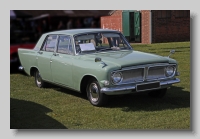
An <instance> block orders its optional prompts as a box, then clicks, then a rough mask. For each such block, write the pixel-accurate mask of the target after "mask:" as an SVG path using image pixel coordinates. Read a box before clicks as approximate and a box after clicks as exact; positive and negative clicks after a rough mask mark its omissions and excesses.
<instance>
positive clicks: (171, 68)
mask: <svg viewBox="0 0 200 139" xmlns="http://www.w3.org/2000/svg"><path fill="white" fill-rule="evenodd" d="M174 72H175V67H174V66H168V67H166V68H165V75H166V76H167V77H169V76H172V75H173V74H174Z"/></svg>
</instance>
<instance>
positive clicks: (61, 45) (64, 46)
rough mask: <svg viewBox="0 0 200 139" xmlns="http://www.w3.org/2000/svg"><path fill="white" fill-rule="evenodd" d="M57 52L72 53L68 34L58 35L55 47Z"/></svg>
mask: <svg viewBox="0 0 200 139" xmlns="http://www.w3.org/2000/svg"><path fill="white" fill-rule="evenodd" d="M57 52H58V53H63V54H69V55H72V54H73V52H74V51H73V47H72V42H71V38H70V36H60V37H59V39H58V48H57Z"/></svg>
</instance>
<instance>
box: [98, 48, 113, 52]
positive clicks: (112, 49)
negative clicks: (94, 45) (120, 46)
mask: <svg viewBox="0 0 200 139" xmlns="http://www.w3.org/2000/svg"><path fill="white" fill-rule="evenodd" d="M105 50H113V49H111V48H104V49H100V50H98V51H97V52H101V51H105Z"/></svg>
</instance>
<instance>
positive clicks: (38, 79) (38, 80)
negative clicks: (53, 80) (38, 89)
mask: <svg viewBox="0 0 200 139" xmlns="http://www.w3.org/2000/svg"><path fill="white" fill-rule="evenodd" d="M36 78H37V80H36V82H37V84H38V85H41V83H42V78H41V76H40V73H39V72H37V73H36Z"/></svg>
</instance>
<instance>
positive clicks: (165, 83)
mask: <svg viewBox="0 0 200 139" xmlns="http://www.w3.org/2000/svg"><path fill="white" fill-rule="evenodd" d="M179 82H180V79H178V78H175V79H171V80H166V81H160V88H166V87H168V86H171V85H172V84H175V83H179ZM149 83H152V82H149ZM160 88H156V89H160ZM132 90H135V91H136V84H128V85H121V86H114V87H110V88H108V87H103V88H101V93H105V94H107V95H114V94H124V93H125V92H123V91H126V92H132ZM149 90H155V88H154V89H149Z"/></svg>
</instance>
